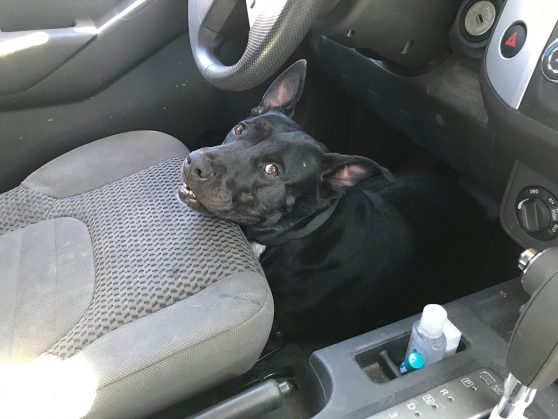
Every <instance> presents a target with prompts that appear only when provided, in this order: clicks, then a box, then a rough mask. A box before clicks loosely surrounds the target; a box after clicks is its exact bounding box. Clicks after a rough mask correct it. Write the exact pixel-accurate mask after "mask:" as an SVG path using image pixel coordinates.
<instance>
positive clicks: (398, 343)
mask: <svg viewBox="0 0 558 419" xmlns="http://www.w3.org/2000/svg"><path fill="white" fill-rule="evenodd" d="M409 336H410V334H409V333H407V334H404V335H402V336H399V337H396V338H394V339H391V340H389V341H387V342H383V343H382V344H380V345H378V346H375V347H373V348H370V349H366V350H365V351H362V352H359V353H357V354H355V356H354V359H355V361H356V363H357V364H358V365H359V366H360V368H362V370H363V371H364V372H365V373H366V375H367V376H368V377H369V378H370V379H371V380H372V381H374V382H375V383H378V384H382V383H387V382H388V381H391V380H395V379H396V378H399V377H401V375H402V374H401V373H400V372H399V365H401V363H402V362H403V360H404V359H405V353H406V352H407V344H408V343H409ZM466 348H467V345H466V344H465V342H464V341H463V339H461V342H460V343H459V347H458V348H457V352H461V351H463V350H465V349H466ZM410 374H412V372H411V373H410Z"/></svg>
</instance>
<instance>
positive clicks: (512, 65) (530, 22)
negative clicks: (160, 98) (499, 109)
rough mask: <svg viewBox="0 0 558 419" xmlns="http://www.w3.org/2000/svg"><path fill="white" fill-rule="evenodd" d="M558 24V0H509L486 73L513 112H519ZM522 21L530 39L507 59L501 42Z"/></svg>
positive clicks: (489, 49)
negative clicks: (505, 34)
mask: <svg viewBox="0 0 558 419" xmlns="http://www.w3.org/2000/svg"><path fill="white" fill-rule="evenodd" d="M557 21H558V5H557V4H556V0H508V1H507V2H506V3H505V6H504V7H503V9H502V12H501V15H500V18H499V19H498V23H497V25H496V27H495V28H494V33H493V35H492V39H491V41H490V43H489V45H488V51H487V54H486V71H487V74H488V79H489V81H490V83H491V84H492V86H493V88H494V90H495V91H496V92H497V93H498V95H499V96H500V97H501V98H502V99H503V101H504V102H505V103H506V104H507V105H508V106H510V107H511V108H513V109H519V106H520V105H521V101H522V100H523V96H524V95H525V91H526V90H527V86H528V85H529V82H530V80H531V77H532V75H533V72H534V71H535V70H536V69H538V68H539V62H540V57H541V54H542V53H543V51H544V49H545V45H546V44H547V42H548V39H549V37H550V35H551V34H552V31H553V29H554V27H555V26H556V23H557ZM519 22H522V23H524V24H525V26H526V28H527V39H526V40H525V44H524V45H523V48H522V49H521V51H519V52H518V53H517V55H516V56H514V57H512V58H505V57H504V56H502V53H501V51H500V42H501V40H502V37H503V35H504V33H505V32H506V30H507V29H508V28H509V27H510V26H511V25H513V24H514V23H519Z"/></svg>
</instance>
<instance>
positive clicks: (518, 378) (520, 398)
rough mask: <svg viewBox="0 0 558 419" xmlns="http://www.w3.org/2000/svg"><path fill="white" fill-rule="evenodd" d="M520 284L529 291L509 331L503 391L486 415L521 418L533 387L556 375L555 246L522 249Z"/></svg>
mask: <svg viewBox="0 0 558 419" xmlns="http://www.w3.org/2000/svg"><path fill="white" fill-rule="evenodd" d="M519 264H520V265H519V266H520V268H522V269H523V277H522V284H523V287H524V288H525V290H526V291H527V292H528V293H529V294H531V298H530V299H529V301H528V302H527V303H526V304H525V305H524V306H523V307H522V312H521V315H520V317H519V320H518V321H517V324H516V326H515V329H514V331H513V334H512V338H511V341H510V346H509V350H508V358H507V366H508V369H509V371H510V373H509V375H508V377H507V378H506V382H505V383H504V395H503V396H502V399H501V400H500V402H499V403H498V405H497V406H496V407H495V408H494V410H493V411H492V414H491V415H490V418H491V419H497V418H510V419H515V418H523V417H524V416H523V414H524V412H525V409H526V408H527V407H528V406H529V405H530V404H531V403H532V401H533V398H534V397H535V394H536V392H537V390H542V389H545V388H546V387H548V386H549V385H551V384H552V383H553V382H554V381H555V380H556V379H558V248H557V247H554V248H550V249H547V250H545V251H543V252H541V253H537V252H536V251H535V250H533V249H529V250H526V251H525V252H523V254H522V255H521V258H520V261H519Z"/></svg>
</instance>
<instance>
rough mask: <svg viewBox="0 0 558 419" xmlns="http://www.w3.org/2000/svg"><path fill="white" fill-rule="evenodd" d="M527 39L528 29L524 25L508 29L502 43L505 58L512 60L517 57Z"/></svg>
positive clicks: (501, 47) (518, 24)
mask: <svg viewBox="0 0 558 419" xmlns="http://www.w3.org/2000/svg"><path fill="white" fill-rule="evenodd" d="M526 38H527V29H526V27H525V25H524V24H523V23H516V24H514V25H512V26H510V27H509V28H508V30H507V31H506V32H505V33H504V36H502V40H501V41H500V52H501V53H502V56H504V57H505V58H512V57H515V56H516V55H517V53H518V52H519V51H521V48H523V44H525V39H526Z"/></svg>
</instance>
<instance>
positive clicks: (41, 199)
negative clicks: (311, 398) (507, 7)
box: [0, 132, 273, 417]
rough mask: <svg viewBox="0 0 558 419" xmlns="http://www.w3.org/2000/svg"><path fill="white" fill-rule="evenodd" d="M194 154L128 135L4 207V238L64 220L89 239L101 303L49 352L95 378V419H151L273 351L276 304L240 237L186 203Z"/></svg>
mask: <svg viewBox="0 0 558 419" xmlns="http://www.w3.org/2000/svg"><path fill="white" fill-rule="evenodd" d="M138 149H141V153H140V154H141V156H140V155H139V154H138V153H137V150H138ZM187 154H188V150H187V149H186V148H185V147H184V146H183V145H182V144H181V143H180V142H178V141H177V140H175V139H173V138H172V137H170V136H168V135H165V134H160V133H154V132H136V133H126V134H122V135H118V136H113V137H110V138H108V139H104V140H100V141H97V142H94V143H91V144H88V145H86V146H83V147H80V148H78V149H76V150H74V151H72V152H70V153H68V154H66V155H65V156H62V157H59V158H58V159H55V160H53V161H52V162H50V163H48V164H47V165H46V166H44V167H43V168H41V169H39V170H38V171H37V172H35V173H34V174H32V175H31V176H29V177H28V178H27V179H26V180H25V181H24V182H23V183H22V185H20V186H19V187H17V188H16V189H14V190H12V191H9V192H7V193H5V194H3V195H0V213H1V214H3V215H2V218H1V219H0V234H6V233H8V232H10V231H16V230H18V229H21V228H25V227H27V226H28V225H30V224H34V223H37V222H41V221H44V220H53V219H60V218H72V219H76V220H80V221H81V222H82V223H83V224H84V225H85V226H86V227H87V231H88V233H89V236H90V239H91V246H92V249H93V255H94V269H95V280H94V291H93V296H92V298H91V301H90V303H89V304H88V306H87V308H86V309H85V311H84V312H83V314H82V315H81V316H80V317H79V319H78V320H77V321H75V323H74V324H73V326H72V327H71V329H70V330H68V331H67V333H64V335H63V336H60V337H59V339H57V340H56V342H54V343H53V344H52V345H50V347H49V348H48V349H47V352H48V353H49V354H51V355H55V356H57V357H59V358H61V359H65V360H67V361H68V362H70V361H71V362H74V361H72V360H74V359H76V357H80V358H81V359H83V358H84V357H85V358H86V359H87V361H86V362H87V363H90V364H91V365H92V366H93V370H94V371H95V372H96V374H97V375H98V376H97V379H98V383H99V388H98V393H97V397H96V399H95V404H94V410H93V412H92V413H91V414H92V415H97V416H99V417H114V415H113V413H114V412H116V411H118V412H119V413H118V415H117V416H118V417H128V416H138V415H140V416H141V415H146V414H148V413H150V412H152V411H153V410H154V409H157V408H160V407H162V406H164V405H166V404H168V403H171V402H172V401H176V400H179V399H180V398H183V397H185V396H188V395H192V394H195V393H197V392H199V391H201V390H203V389H205V388H208V387H209V386H212V385H215V384H217V383H219V382H220V381H222V380H224V379H226V378H230V377H232V376H235V375H238V374H241V373H242V372H244V371H246V370H247V369H249V368H250V367H251V365H252V364H253V363H254V362H255V360H256V359H257V357H258V355H259V353H260V352H261V349H262V348H263V345H264V344H265V341H266V340H267V337H268V334H269V330H270V327H271V321H272V317H273V302H272V299H271V295H270V292H269V288H268V286H267V283H266V281H265V278H264V276H263V273H262V271H261V267H260V265H259V263H258V261H257V260H256V259H255V257H254V255H253V254H252V252H251V249H250V247H249V246H248V243H247V242H246V239H245V238H244V236H243V234H242V232H241V231H240V229H239V228H238V227H237V226H236V225H234V224H232V223H229V222H225V221H222V220H217V219H213V218H209V217H205V216H202V215H201V214H199V213H196V212H194V211H192V210H190V209H189V208H187V207H185V206H184V205H182V204H181V203H180V201H179V200H178V198H177V190H178V187H179V186H180V184H181V176H180V167H181V164H182V161H183V159H184V158H185V156H186V155H187ZM129 156H132V157H129ZM86 167H89V168H86ZM74 175H76V178H74V179H68V178H69V177H73V176H74ZM4 214H6V215H5V216H4ZM10 234H13V233H10ZM17 234H19V233H17ZM83 275H84V277H85V276H86V274H85V272H84V273H83ZM1 277H3V273H2V272H0V278H1ZM2 286H3V285H2ZM3 298H4V297H3V296H2V295H1V294H0V304H3ZM7 321H8V320H4V319H0V322H7ZM229 348H230V349H229ZM225 349H226V350H225ZM231 350H233V353H231V352H230V351H231ZM153 386H156V388H154V387H153ZM148 393H149V394H154V395H157V397H156V400H151V399H150V398H149V397H148V396H147V394H148ZM116 405H118V406H116ZM114 409H118V410H114Z"/></svg>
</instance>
